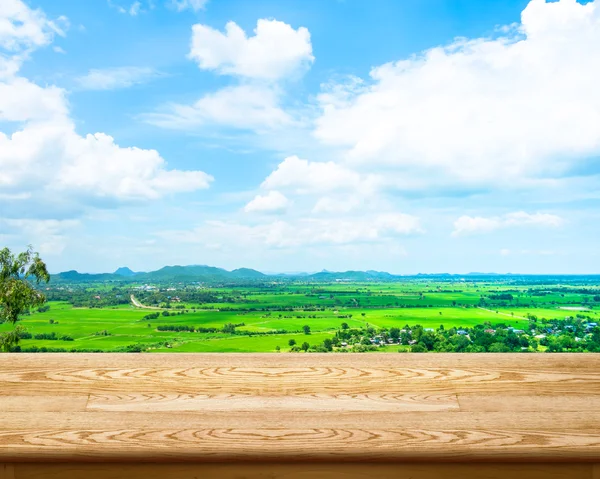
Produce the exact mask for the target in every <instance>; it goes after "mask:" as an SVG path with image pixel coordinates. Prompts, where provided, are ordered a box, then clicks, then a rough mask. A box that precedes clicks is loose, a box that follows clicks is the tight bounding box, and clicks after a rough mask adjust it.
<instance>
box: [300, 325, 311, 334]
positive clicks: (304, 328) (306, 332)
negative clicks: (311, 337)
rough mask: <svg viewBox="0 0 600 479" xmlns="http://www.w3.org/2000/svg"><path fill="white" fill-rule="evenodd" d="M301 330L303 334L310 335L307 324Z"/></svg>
mask: <svg viewBox="0 0 600 479" xmlns="http://www.w3.org/2000/svg"><path fill="white" fill-rule="evenodd" d="M302 330H303V331H304V334H310V326H309V325H308V324H305V325H304V326H302Z"/></svg>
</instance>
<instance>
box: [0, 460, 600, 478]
mask: <svg viewBox="0 0 600 479" xmlns="http://www.w3.org/2000/svg"><path fill="white" fill-rule="evenodd" d="M591 468H592V465H591V464H507V463H503V464H445V463H438V464H355V463H354V464H348V463H342V464H339V463H336V464H246V463H242V464H17V465H16V479H166V478H168V479H198V478H203V479H213V478H214V479H333V478H336V479H370V478H377V479H417V478H418V479H506V478H508V477H510V478H511V479H590V475H591ZM0 478H2V476H1V475H0ZM6 479H15V477H11V478H6ZM594 479H595V478H594Z"/></svg>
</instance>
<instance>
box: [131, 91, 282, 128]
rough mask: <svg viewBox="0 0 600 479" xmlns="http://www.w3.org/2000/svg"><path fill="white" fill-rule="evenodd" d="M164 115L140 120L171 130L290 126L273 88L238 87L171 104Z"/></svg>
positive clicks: (153, 114)
mask: <svg viewBox="0 0 600 479" xmlns="http://www.w3.org/2000/svg"><path fill="white" fill-rule="evenodd" d="M164 110H165V111H164V112H157V113H148V114H145V115H142V118H143V119H144V120H145V121H146V122H148V123H151V124H153V125H157V126H160V127H163V128H173V129H197V128H199V127H209V128H215V127H226V128H237V129H250V130H258V131H262V130H268V129H278V128H281V127H283V126H286V125H290V124H291V123H293V119H292V118H291V117H290V116H289V115H288V114H287V113H286V112H285V111H283V110H282V109H281V107H280V106H279V94H278V91H277V90H276V89H273V88H264V87H261V86H256V85H240V86H234V87H227V88H223V89H221V90H219V91H217V92H216V93H209V94H207V95H205V96H203V97H202V98H200V100H198V101H197V102H196V103H194V104H193V105H181V104H171V105H167V106H166V107H165V108H164Z"/></svg>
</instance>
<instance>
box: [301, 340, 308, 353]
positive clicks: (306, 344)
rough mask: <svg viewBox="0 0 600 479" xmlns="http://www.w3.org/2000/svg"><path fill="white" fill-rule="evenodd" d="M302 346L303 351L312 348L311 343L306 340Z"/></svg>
mask: <svg viewBox="0 0 600 479" xmlns="http://www.w3.org/2000/svg"><path fill="white" fill-rule="evenodd" d="M301 347H302V351H304V352H306V351H308V348H310V344H308V343H307V342H306V341H304V342H303V343H302V346H301Z"/></svg>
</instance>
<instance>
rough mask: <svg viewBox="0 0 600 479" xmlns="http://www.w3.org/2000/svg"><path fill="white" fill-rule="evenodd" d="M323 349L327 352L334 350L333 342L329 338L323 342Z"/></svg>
mask: <svg viewBox="0 0 600 479" xmlns="http://www.w3.org/2000/svg"><path fill="white" fill-rule="evenodd" d="M323 347H324V348H325V349H326V350H327V351H332V350H333V341H332V340H331V339H329V338H326V339H324V340H323Z"/></svg>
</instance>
